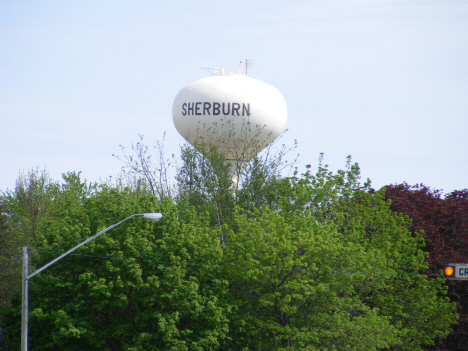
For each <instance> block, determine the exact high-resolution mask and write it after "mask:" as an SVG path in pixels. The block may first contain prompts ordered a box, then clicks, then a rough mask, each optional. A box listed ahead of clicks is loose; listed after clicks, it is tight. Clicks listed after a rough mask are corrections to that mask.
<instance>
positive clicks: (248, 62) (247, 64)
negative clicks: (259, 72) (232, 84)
mask: <svg viewBox="0 0 468 351" xmlns="http://www.w3.org/2000/svg"><path fill="white" fill-rule="evenodd" d="M254 63H255V62H254V60H252V59H245V75H247V68H249V67H253V66H254Z"/></svg>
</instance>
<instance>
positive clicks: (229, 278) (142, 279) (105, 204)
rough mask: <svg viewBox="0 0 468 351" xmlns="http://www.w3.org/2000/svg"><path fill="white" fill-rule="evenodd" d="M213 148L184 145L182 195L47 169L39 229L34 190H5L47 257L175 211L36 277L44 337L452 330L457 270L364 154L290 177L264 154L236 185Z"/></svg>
mask: <svg viewBox="0 0 468 351" xmlns="http://www.w3.org/2000/svg"><path fill="white" fill-rule="evenodd" d="M211 151H212V153H211V154H210V155H205V156H206V158H202V157H201V155H200V154H199V153H197V152H196V151H194V150H193V149H190V148H185V149H183V155H182V165H181V166H180V167H179V168H178V173H177V177H176V179H177V184H176V186H175V187H174V189H176V190H177V191H176V193H175V194H176V195H175V196H173V197H172V198H161V197H158V194H161V193H163V192H161V191H158V189H157V182H154V183H152V186H150V187H147V188H145V186H144V179H143V180H142V179H137V182H134V183H132V184H129V186H128V187H125V186H122V183H119V184H118V185H112V184H92V185H90V184H88V183H86V182H84V181H82V180H81V179H80V177H79V175H78V174H75V173H69V174H67V175H65V176H64V180H63V182H62V183H61V184H59V183H54V182H46V184H49V185H50V186H48V187H45V188H42V189H43V190H41V191H40V192H39V193H41V194H45V195H44V196H43V197H42V198H43V199H44V201H43V202H41V203H44V204H48V205H47V206H46V207H44V206H42V205H38V202H36V203H34V204H33V205H31V209H32V212H31V213H34V214H36V215H37V216H36V217H35V218H36V219H35V221H34V223H35V225H34V231H31V230H30V228H31V226H30V223H31V220H30V216H29V215H28V214H27V213H28V211H26V209H27V208H28V202H27V201H26V202H25V201H22V200H21V199H22V197H20V196H18V195H17V194H18V192H17V191H16V192H9V193H6V194H4V195H3V197H2V199H3V200H2V201H3V202H4V203H5V204H6V205H5V212H6V215H7V218H8V220H7V221H6V223H5V225H6V226H7V227H8V230H9V231H11V233H13V235H15V233H17V235H18V236H19V237H23V236H25V237H27V240H26V239H25V240H23V241H22V244H27V245H29V247H31V248H32V249H33V250H32V251H33V255H32V265H33V267H32V270H34V267H36V268H38V267H40V266H42V265H44V264H45V263H47V262H49V261H50V260H52V259H53V258H54V257H56V256H58V255H59V254H60V253H62V252H64V251H66V250H67V249H69V248H71V247H73V246H75V245H76V244H77V243H78V242H80V241H83V240H84V239H86V238H88V237H89V236H91V235H93V234H94V233H96V232H98V231H100V230H102V229H103V228H105V227H108V226H109V225H111V224H113V223H116V222H119V221H120V220H122V219H123V218H126V217H128V216H130V215H132V214H134V213H143V212H151V211H156V212H161V213H163V214H164V217H163V219H162V220H161V221H160V222H157V223H153V222H148V221H144V220H142V219H141V218H133V219H131V220H129V221H127V222H125V223H124V224H122V225H121V226H119V227H116V228H114V229H112V231H110V232H108V233H106V234H105V235H103V236H101V237H99V238H98V239H96V240H95V241H92V242H90V243H88V244H87V245H85V246H84V247H82V248H80V249H79V250H78V251H77V252H76V255H70V256H67V257H66V258H64V259H63V261H60V262H58V263H57V264H55V265H53V266H52V267H50V268H49V269H47V270H46V271H44V272H42V273H40V274H39V275H38V276H36V277H34V278H32V279H31V281H30V311H31V312H30V349H31V350H83V349H93V350H243V351H248V350H385V349H391V350H421V349H422V347H423V346H425V345H432V344H433V342H434V339H436V338H437V337H440V338H443V337H445V336H446V335H447V334H448V333H449V332H450V331H451V326H452V325H454V323H456V320H457V315H456V314H454V313H453V311H454V308H455V306H454V305H453V304H451V303H450V302H449V300H448V298H447V297H446V290H447V289H446V286H445V285H444V280H443V279H442V278H441V277H440V276H439V277H433V278H432V279H428V277H427V275H425V274H424V272H425V271H427V269H428V264H427V262H426V254H425V253H424V252H423V248H424V240H423V236H422V233H421V232H418V231H411V230H410V228H411V221H410V220H409V219H408V217H405V216H404V215H401V214H396V213H395V212H392V211H391V209H390V201H386V199H385V194H384V193H383V192H372V191H370V187H369V183H368V182H366V183H365V184H361V183H360V170H359V167H358V165H357V164H352V163H351V159H348V162H347V165H346V168H345V169H344V170H341V171H338V172H337V173H336V174H334V173H332V172H330V171H329V170H328V168H327V166H326V165H323V164H322V160H320V164H319V168H318V171H317V172H316V173H312V172H311V170H310V167H308V168H307V169H306V171H305V172H304V173H303V174H299V173H298V172H295V173H294V174H293V175H292V176H291V177H285V178H282V177H281V176H280V175H279V173H278V172H276V170H278V167H279V166H278V163H276V164H275V163H274V162H273V163H270V164H269V163H266V162H264V161H262V160H261V159H259V158H256V159H254V160H252V161H251V163H250V164H249V165H248V166H247V168H246V170H245V174H244V175H243V176H242V178H241V180H240V182H239V183H236V184H235V185H233V183H232V182H231V180H230V173H229V168H228V167H229V165H226V164H225V162H224V161H223V159H222V157H219V155H218V154H217V153H216V150H211ZM277 160H278V159H277ZM275 162H276V161H275ZM30 180H31V184H33V185H34V184H35V183H36V182H37V180H38V179H36V178H31V179H30ZM142 182H143V183H142ZM135 184H138V186H137V187H135V186H134V185H135ZM141 184H143V186H140V185H141ZM161 184H166V183H165V182H162V183H161ZM239 184H240V185H239ZM238 185H239V186H238ZM30 188H31V189H34V186H32V187H30ZM144 189H150V191H144ZM166 193H167V192H166ZM45 208H47V211H43V209H45ZM28 231H29V232H28ZM23 233H30V234H29V235H25V234H23ZM20 310H21V306H20V305H19V298H18V295H16V298H14V299H13V303H12V307H11V308H8V309H4V310H3V312H2V320H1V323H2V326H3V338H2V342H1V343H0V345H1V346H0V349H1V347H3V349H4V350H16V349H18V347H19V330H20V318H19V316H20Z"/></svg>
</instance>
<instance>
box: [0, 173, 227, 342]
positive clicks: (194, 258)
mask: <svg viewBox="0 0 468 351" xmlns="http://www.w3.org/2000/svg"><path fill="white" fill-rule="evenodd" d="M85 189H89V188H88V187H87V186H86V184H84V183H82V182H80V181H79V177H78V176H77V175H73V174H72V175H69V177H68V178H67V180H66V182H65V183H64V185H63V186H62V187H61V195H60V197H61V201H62V203H63V204H66V205H64V206H63V207H61V208H60V209H59V210H58V214H57V215H56V217H55V218H54V219H49V220H47V221H45V222H46V223H44V225H43V226H41V228H39V230H38V231H37V232H36V242H37V244H36V248H37V249H36V253H35V254H34V255H33V260H32V261H33V265H35V266H36V267H40V266H42V265H44V264H46V263H47V262H49V261H51V260H52V259H53V258H54V257H56V256H57V255H58V254H59V253H62V252H64V251H66V250H67V249H69V248H71V247H73V246H75V245H76V244H77V243H78V242H79V241H82V240H84V239H86V238H87V237H89V236H91V235H92V234H94V233H96V232H98V231H99V230H102V229H103V228H105V227H108V226H109V225H111V224H113V223H116V222H118V221H120V220H122V219H123V218H126V217H128V216H129V215H132V214H134V213H143V212H151V211H152V210H155V211H158V212H162V213H163V214H164V217H163V219H162V220H161V221H160V222H158V223H153V222H149V221H143V220H141V219H139V218H136V219H132V220H129V221H127V222H125V223H123V224H122V225H121V226H119V227H116V228H115V229H113V230H112V231H110V232H109V233H106V234H105V235H103V236H101V237H99V238H98V239H96V240H94V241H92V242H90V243H88V244H87V245H85V246H83V247H82V248H80V249H79V250H78V251H77V254H76V255H70V256H67V257H66V258H64V259H63V260H62V261H59V262H58V263H56V264H55V265H53V266H51V267H50V268H48V269H47V270H46V271H44V272H43V273H40V274H39V275H38V276H35V277H34V278H32V279H31V281H30V311H31V312H30V345H31V346H30V349H31V350H85V349H92V350H214V349H217V348H218V346H219V343H220V340H222V339H224V336H225V335H226V333H227V330H228V329H227V328H228V327H227V324H228V322H227V319H226V313H227V311H228V310H229V308H230V307H229V305H228V304H226V303H225V302H224V301H225V300H224V299H223V298H222V297H223V295H224V294H225V293H226V282H225V281H224V280H223V279H220V277H219V273H218V270H219V268H217V267H218V265H217V263H219V262H220V260H221V258H222V251H221V249H220V245H219V236H218V233H217V232H216V231H213V230H211V229H210V228H209V226H208V225H207V224H206V222H207V219H206V218H201V217H199V216H196V215H195V213H192V215H190V213H189V212H190V209H186V210H185V211H184V212H185V217H184V221H179V220H177V215H178V213H179V210H178V208H177V206H176V205H174V204H173V203H171V201H169V200H165V201H163V202H162V203H158V202H157V201H156V197H154V196H152V195H147V196H138V197H136V196H134V195H133V194H132V193H131V192H124V191H119V190H117V189H109V188H107V187H103V188H99V187H96V188H94V190H93V191H91V192H87V191H84V190H85ZM206 262H210V263H211V265H209V266H206ZM17 302H18V301H17ZM19 311H20V306H19V304H18V303H17V304H16V305H15V306H14V308H12V309H10V310H9V311H7V313H5V318H4V319H5V323H4V325H5V328H4V330H3V334H4V335H5V340H7V341H8V343H9V344H8V345H4V346H5V347H7V349H17V348H19V327H20V320H19V318H18V317H19Z"/></svg>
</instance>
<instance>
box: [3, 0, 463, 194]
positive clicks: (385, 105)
mask: <svg viewBox="0 0 468 351" xmlns="http://www.w3.org/2000/svg"><path fill="white" fill-rule="evenodd" d="M239 58H241V59H242V60H244V59H245V58H251V59H254V60H255V67H254V68H252V69H250V70H249V76H251V77H253V78H257V79H260V80H263V81H265V82H267V83H269V84H272V85H274V86H275V87H276V88H277V89H278V90H279V91H280V92H281V93H282V94H283V95H284V97H285V99H286V102H287V104H288V110H289V115H288V123H287V128H288V129H289V132H288V133H287V136H286V137H285V139H284V140H285V142H286V143H287V144H292V141H293V140H294V139H297V140H298V142H299V148H298V152H299V153H300V165H305V164H312V165H313V167H315V166H316V165H317V159H318V156H319V153H320V152H324V153H325V161H326V163H327V164H329V165H330V167H331V169H333V170H336V169H338V168H342V167H343V166H344V164H345V158H346V156H347V155H352V157H353V160H354V161H356V162H358V163H359V164H360V166H361V170H362V175H363V177H364V178H367V177H368V178H370V179H371V180H372V183H373V186H374V187H375V188H380V187H381V186H383V185H386V184H391V183H392V184H393V183H397V182H403V181H406V182H408V183H410V184H415V183H425V184H426V185H428V186H430V187H431V188H436V189H443V190H444V192H450V191H452V190H454V189H463V188H467V187H468V177H467V175H468V136H467V131H468V1H450V0H441V1H355V0H353V1H349V0H343V1H333V0H332V1H323V0H308V1H305V0H304V1H299V0H288V1H273V0H265V1H252V0H251V1H229V2H228V1H219V0H218V1H215V0H213V1H163V0H160V1H150V0H148V1H74V2H72V1H44V0H43V1H13V0H4V1H2V2H0V122H1V125H0V165H1V166H0V190H6V189H7V188H9V189H12V188H14V185H15V180H16V179H17V177H18V173H19V172H20V171H27V170H29V169H32V168H36V167H39V168H40V169H42V168H46V169H47V170H48V171H49V173H50V175H51V176H52V177H53V178H55V179H57V180H58V179H60V174H61V173H63V172H67V171H82V175H83V177H84V178H86V179H88V180H98V179H99V178H102V179H104V178H107V177H108V176H115V175H117V174H118V173H119V170H120V168H121V166H122V164H121V162H120V161H118V160H117V159H115V158H114V157H112V154H119V153H120V148H119V145H120V144H122V145H124V146H126V147H127V148H130V144H131V143H136V142H137V141H138V134H142V135H144V137H145V141H146V142H147V143H148V144H149V145H150V146H151V145H153V144H154V142H155V141H156V140H158V139H159V140H160V139H161V138H162V135H163V133H164V131H165V132H166V133H167V139H168V143H167V145H166V146H167V148H168V151H169V153H177V152H178V150H179V144H182V143H183V139H182V138H181V137H180V136H179V135H178V134H177V132H176V130H175V127H174V126H173V123H172V102H173V100H174V98H175V96H176V94H177V93H178V91H179V90H180V89H182V88H183V87H184V86H185V85H186V84H188V83H189V82H191V81H194V80H196V79H199V78H203V77H205V76H207V75H208V73H207V72H206V71H204V70H202V69H200V68H202V67H213V66H219V65H226V66H229V65H231V66H232V65H236V64H237V62H238V59H239ZM301 169H303V167H301Z"/></svg>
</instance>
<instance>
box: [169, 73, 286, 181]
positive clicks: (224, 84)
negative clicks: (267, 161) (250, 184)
mask: <svg viewBox="0 0 468 351" xmlns="http://www.w3.org/2000/svg"><path fill="white" fill-rule="evenodd" d="M239 73H240V74H239ZM241 73H242V72H240V70H239V71H238V74H235V73H233V72H226V70H225V69H224V68H217V69H215V74H214V75H213V76H211V77H207V78H202V79H199V80H196V81H194V82H192V83H189V84H187V85H186V86H185V87H184V88H183V89H182V90H181V91H180V92H179V93H178V94H177V96H176V98H175V100H174V104H173V106H172V117H173V121H174V125H175V127H176V129H177V131H178V132H179V133H180V134H181V135H182V136H183V137H184V138H185V139H186V140H187V141H188V142H189V143H190V144H192V145H193V146H194V147H195V148H197V149H198V150H199V151H201V152H202V153H203V152H204V151H206V147H207V146H208V145H215V146H217V147H218V150H219V152H220V153H221V154H222V155H223V156H224V157H225V159H226V161H227V162H229V163H230V164H231V170H230V171H231V176H232V179H233V182H235V183H236V184H237V178H238V175H239V174H240V171H241V170H242V169H243V167H244V166H245V164H246V163H247V162H248V161H250V159H252V158H253V157H254V156H255V155H257V154H258V153H259V152H260V151H262V150H263V149H264V148H266V147H267V146H268V145H269V144H270V143H271V142H273V141H274V140H275V139H276V138H277V137H278V136H280V135H281V133H282V132H283V130H284V127H285V125H286V120H287V107H286V101H285V100H284V98H283V96H282V95H281V93H280V92H279V91H278V90H277V89H276V88H275V87H273V86H272V85H270V84H267V83H264V82H262V81H260V80H258V79H254V78H250V77H247V76H246V75H243V74H241ZM204 148H205V150H203V149H204Z"/></svg>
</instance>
